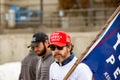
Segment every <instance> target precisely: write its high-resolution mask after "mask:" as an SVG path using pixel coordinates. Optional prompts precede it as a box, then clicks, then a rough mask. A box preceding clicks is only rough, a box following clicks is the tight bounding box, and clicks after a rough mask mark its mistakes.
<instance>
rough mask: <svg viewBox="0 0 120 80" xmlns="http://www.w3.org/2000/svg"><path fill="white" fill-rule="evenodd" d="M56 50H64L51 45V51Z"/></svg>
mask: <svg viewBox="0 0 120 80" xmlns="http://www.w3.org/2000/svg"><path fill="white" fill-rule="evenodd" d="M56 48H57V49H58V50H62V49H63V47H59V46H54V45H51V46H50V49H51V50H52V51H54V50H55V49H56Z"/></svg>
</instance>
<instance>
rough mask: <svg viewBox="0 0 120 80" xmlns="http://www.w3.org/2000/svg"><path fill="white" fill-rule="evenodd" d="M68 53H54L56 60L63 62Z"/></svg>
mask: <svg viewBox="0 0 120 80" xmlns="http://www.w3.org/2000/svg"><path fill="white" fill-rule="evenodd" d="M67 53H68V52H67V51H66V52H64V53H63V54H60V53H55V54H54V58H55V61H57V62H59V63H62V62H63V61H64V60H65V59H66V55H67Z"/></svg>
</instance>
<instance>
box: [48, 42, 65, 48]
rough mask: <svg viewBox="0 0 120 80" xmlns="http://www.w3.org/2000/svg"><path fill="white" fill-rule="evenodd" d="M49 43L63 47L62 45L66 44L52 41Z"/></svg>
mask: <svg viewBox="0 0 120 80" xmlns="http://www.w3.org/2000/svg"><path fill="white" fill-rule="evenodd" d="M50 45H56V46H60V47H63V46H65V45H66V44H63V43H60V42H53V43H50Z"/></svg>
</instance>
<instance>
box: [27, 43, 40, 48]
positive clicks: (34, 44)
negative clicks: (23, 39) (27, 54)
mask: <svg viewBox="0 0 120 80" xmlns="http://www.w3.org/2000/svg"><path fill="white" fill-rule="evenodd" d="M38 44H39V43H31V44H30V45H29V46H28V48H30V47H35V46H37V45H38Z"/></svg>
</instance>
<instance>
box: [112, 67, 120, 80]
mask: <svg viewBox="0 0 120 80" xmlns="http://www.w3.org/2000/svg"><path fill="white" fill-rule="evenodd" d="M113 74H114V77H115V79H117V76H118V75H119V74H120V68H119V67H118V68H117V69H116V70H115V72H114V73H113Z"/></svg>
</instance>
